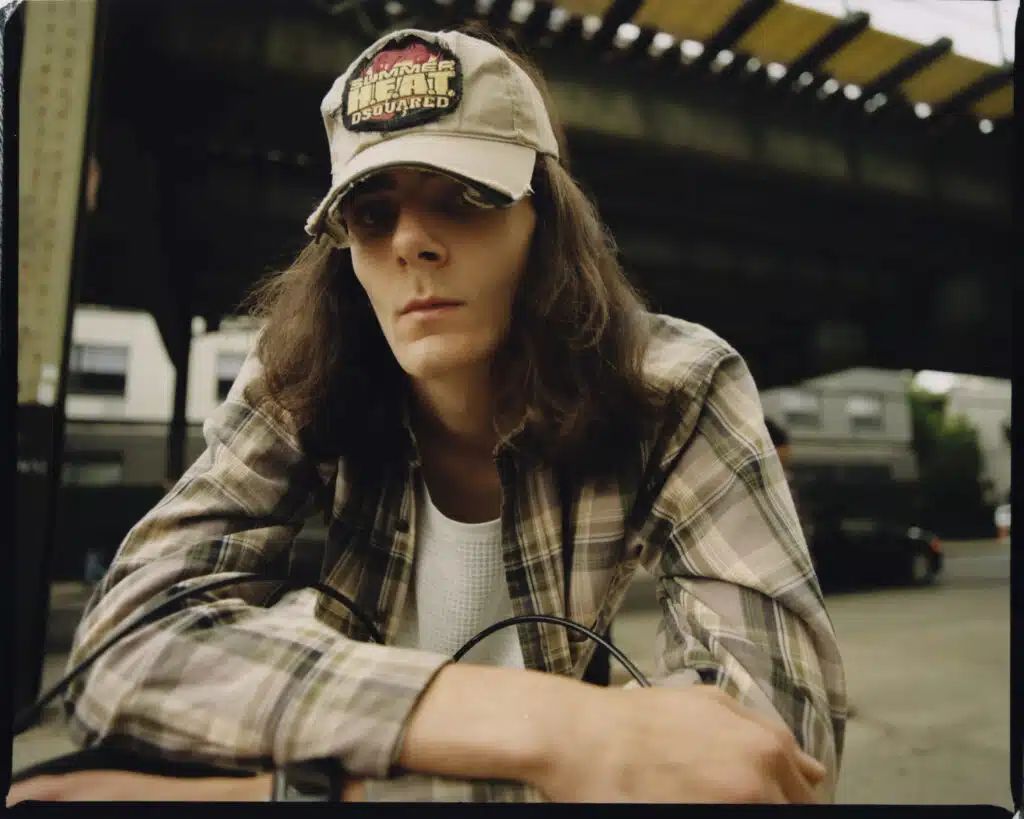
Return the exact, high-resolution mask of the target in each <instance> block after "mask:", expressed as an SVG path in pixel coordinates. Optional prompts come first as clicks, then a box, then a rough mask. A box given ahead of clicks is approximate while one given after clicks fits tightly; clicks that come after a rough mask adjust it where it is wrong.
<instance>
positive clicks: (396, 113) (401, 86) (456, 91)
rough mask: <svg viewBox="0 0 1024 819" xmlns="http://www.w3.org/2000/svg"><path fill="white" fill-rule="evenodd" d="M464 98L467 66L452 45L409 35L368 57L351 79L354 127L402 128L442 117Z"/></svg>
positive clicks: (348, 117)
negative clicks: (461, 63)
mask: <svg viewBox="0 0 1024 819" xmlns="http://www.w3.org/2000/svg"><path fill="white" fill-rule="evenodd" d="M461 99H462V68H461V66H460V64H459V60H458V58H457V57H456V56H455V55H454V54H453V53H452V52H451V51H449V50H448V49H447V48H445V47H444V46H441V45H439V44H437V43H429V42H427V41H426V40H424V39H422V38H421V37H417V36H415V35H412V34H410V35H406V36H404V37H400V38H399V39H397V40H392V41H391V42H389V43H386V44H385V45H384V46H383V47H382V48H381V49H380V50H378V51H377V52H375V53H373V54H370V55H368V56H366V57H364V58H363V60H362V61H361V62H360V63H359V64H358V65H357V66H356V67H355V69H354V70H353V71H352V73H351V75H350V76H349V78H348V81H347V82H346V83H345V94H344V102H343V103H342V124H343V125H344V126H345V128H347V129H348V130H349V131H397V130H399V129H401V128H411V127H413V126H414V125H422V124H423V123H425V122H431V121H433V120H436V119H439V118H440V117H442V116H444V115H445V114H449V113H451V112H452V111H454V110H455V108H456V107H457V106H458V104H459V101H460V100H461Z"/></svg>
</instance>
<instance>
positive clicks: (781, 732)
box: [723, 695, 828, 784]
mask: <svg viewBox="0 0 1024 819" xmlns="http://www.w3.org/2000/svg"><path fill="white" fill-rule="evenodd" d="M723 703H724V704H725V705H726V706H727V707H728V708H730V709H731V710H732V711H734V712H735V713H736V714H739V715H740V716H744V717H746V718H747V719H749V720H752V721H753V722H756V723H757V724H758V725H760V726H762V727H763V728H765V729H767V730H768V731H769V732H770V733H771V734H772V735H773V736H775V737H778V739H779V741H780V742H783V743H784V744H785V745H786V746H788V747H789V748H791V749H792V751H793V756H794V757H795V758H796V761H797V764H798V765H799V768H800V771H801V772H802V773H803V774H804V776H805V777H807V778H808V779H809V780H811V782H813V783H814V784H818V783H820V782H822V781H823V780H824V779H825V777H826V775H827V774H828V768H826V767H825V766H824V765H823V764H822V763H821V762H819V761H818V760H817V759H815V758H814V757H813V756H811V755H810V754H808V753H807V752H806V751H804V750H803V749H802V748H800V746H799V744H798V743H797V741H796V737H794V736H793V732H792V731H791V730H790V729H789V726H787V725H786V724H785V723H784V722H783V721H782V719H781V717H778V716H774V715H773V716H769V715H767V714H763V713H761V712H760V711H756V710H754V709H753V708H750V707H748V706H746V705H743V704H742V703H741V702H739V701H738V700H736V699H735V698H733V697H730V696H728V695H726V696H725V697H724V698H723Z"/></svg>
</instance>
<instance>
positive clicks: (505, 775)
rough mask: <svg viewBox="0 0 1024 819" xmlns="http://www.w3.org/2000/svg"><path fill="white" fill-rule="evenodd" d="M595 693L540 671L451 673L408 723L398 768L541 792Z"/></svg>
mask: <svg viewBox="0 0 1024 819" xmlns="http://www.w3.org/2000/svg"><path fill="white" fill-rule="evenodd" d="M590 688H591V687H590V686H585V685H583V684H582V683H580V682H578V681H576V680H572V679H568V678H566V677H558V676H555V675H551V674H544V673H542V672H537V671H525V670H519V669H507V668H489V667H484V666H471V665H465V666H463V665H449V666H446V667H445V668H444V669H442V670H441V671H440V672H439V673H438V674H437V676H436V677H435V678H434V680H433V681H432V682H431V684H430V685H429V686H428V687H427V689H426V691H424V693H423V696H422V697H421V698H420V701H419V702H418V703H417V705H416V707H415V708H414V709H413V711H412V713H411V714H410V716H409V719H408V721H407V723H406V729H405V732H404V736H403V744H402V748H401V750H400V752H399V755H398V760H397V761H398V764H399V765H400V766H401V767H402V768H404V769H405V770H408V771H415V772H417V773H424V774H433V775H439V776H450V777H461V778H469V779H501V780H510V781H517V782H525V783H528V784H531V785H534V786H537V785H538V783H539V782H540V781H542V780H543V779H544V777H545V774H546V772H547V771H548V770H549V769H551V768H552V767H554V766H555V765H557V764H558V763H559V761H560V760H561V759H562V758H563V756H564V754H565V753H566V752H567V751H568V750H571V748H572V737H573V735H574V734H575V733H576V732H577V731H578V730H579V726H580V725H581V724H582V723H583V722H584V721H585V719H584V712H583V709H584V707H585V706H584V701H586V702H589V701H590V697H589V696H587V695H588V692H589V690H590ZM595 690H596V689H595Z"/></svg>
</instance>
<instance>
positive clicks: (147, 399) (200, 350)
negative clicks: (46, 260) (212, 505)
mask: <svg viewBox="0 0 1024 819" xmlns="http://www.w3.org/2000/svg"><path fill="white" fill-rule="evenodd" d="M202 325H203V323H202V321H201V320H197V321H196V322H195V323H194V326H193V334H194V335H193V340H192V353H191V356H190V358H189V378H188V382H189V386H188V401H187V404H186V418H187V421H188V424H189V431H188V441H187V448H186V463H191V461H193V460H195V458H197V457H198V455H199V453H200V452H201V451H202V448H203V441H202V430H201V425H202V422H203V421H204V420H205V419H206V418H207V417H208V416H209V414H210V413H211V412H212V411H213V409H214V408H215V407H216V406H217V405H218V404H219V403H220V401H221V400H223V398H224V396H225V395H226V394H227V390H228V388H229V387H230V386H231V383H232V382H233V381H234V378H235V376H236V375H237V374H238V370H239V368H240V367H241V364H242V361H243V359H244V358H245V355H246V353H247V351H248V350H249V348H250V347H251V345H252V343H253V341H254V339H255V328H253V327H252V326H251V325H247V324H245V323H244V322H235V323H234V325H232V324H231V323H230V322H227V321H226V322H225V323H224V324H223V328H222V329H221V330H220V331H218V332H212V333H206V332H204V328H203V326H202ZM71 338H72V342H71V354H70V360H69V362H68V395H67V404H66V416H67V419H68V426H67V435H66V440H65V466H64V479H65V482H68V483H76V484H91V485H102V484H120V483H123V484H158V483H160V481H161V480H162V479H163V477H164V470H165V464H166V443H167V426H168V424H169V423H170V420H171V415H172V412H173V406H174V378H175V373H174V367H173V366H172V365H171V361H170V358H169V357H168V355H167V352H166V350H165V349H164V346H163V341H162V340H161V338H160V333H159V331H158V330H157V326H156V322H155V321H154V320H153V317H152V316H151V315H149V314H148V313H144V312H137V311H123V310H111V309H108V308H97V307H88V306H83V307H79V308H78V309H77V310H76V311H75V315H74V319H73V323H72V330H71Z"/></svg>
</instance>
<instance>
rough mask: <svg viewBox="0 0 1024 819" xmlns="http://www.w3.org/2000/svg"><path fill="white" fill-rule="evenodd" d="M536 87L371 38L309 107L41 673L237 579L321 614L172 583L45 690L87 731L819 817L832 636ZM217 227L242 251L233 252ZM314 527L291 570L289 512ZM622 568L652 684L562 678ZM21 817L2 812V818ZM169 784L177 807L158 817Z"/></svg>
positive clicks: (156, 747) (736, 394)
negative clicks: (274, 242) (204, 414)
mask: <svg viewBox="0 0 1024 819" xmlns="http://www.w3.org/2000/svg"><path fill="white" fill-rule="evenodd" d="M542 89H543V84H542V81H541V79H540V77H539V76H538V75H537V74H536V72H535V71H534V70H533V69H532V67H531V66H530V65H529V64H527V63H525V62H524V61H523V60H521V59H520V58H518V57H516V56H515V55H513V54H512V53H511V52H510V51H509V50H507V49H505V48H503V47H500V46H498V45H496V44H494V43H492V42H490V41H488V40H486V39H484V38H482V37H479V36H468V35H467V34H465V33H459V32H442V33H435V32H426V31H412V30H407V31H401V32H397V33H394V34H391V35H388V36H387V37H384V38H382V39H381V40H380V41H378V42H377V43H375V44H374V45H373V46H371V47H370V48H369V49H367V51H366V52H364V53H363V55H361V56H360V58H359V59H357V60H356V61H355V62H354V63H353V65H352V66H350V67H349V69H348V70H347V71H346V72H345V74H344V75H342V77H340V78H339V79H338V81H337V82H336V83H335V84H334V86H333V87H332V88H331V90H330V92H329V93H328V94H327V96H326V97H325V99H324V102H323V105H322V113H323V116H324V121H325V124H326V128H327V134H328V140H329V144H330V148H331V158H332V163H333V169H332V186H331V189H330V191H329V192H328V194H327V196H326V198H325V199H324V200H323V202H322V203H321V204H320V206H319V207H318V208H317V209H316V210H315V211H314V213H313V215H312V216H311V217H310V219H309V221H308V223H307V230H308V231H309V233H310V234H311V235H312V236H313V237H314V240H313V241H312V242H311V243H310V245H309V246H308V247H307V248H306V250H305V251H303V253H302V254H301V255H300V257H299V259H298V260H297V261H296V263H295V264H294V265H293V266H292V267H291V268H289V269H288V270H287V271H285V272H284V273H283V274H281V275H280V276H278V277H276V278H274V279H273V280H271V281H270V282H269V283H267V284H266V285H264V286H263V287H262V288H261V289H260V290H259V291H258V293H257V294H256V297H255V298H254V305H255V312H256V314H257V315H259V316H262V317H263V318H264V319H265V329H264V330H263V332H262V334H261V336H260V338H259V341H258V343H257V346H256V350H255V353H254V355H253V356H252V357H251V358H250V360H249V361H248V362H247V363H246V365H245V367H244V368H243V371H242V373H241V374H240V375H239V378H238V381H237V382H236V384H235V385H234V387H233V388H232V390H231V393H230V395H229V396H228V398H227V400H226V402H225V403H224V404H223V405H222V406H221V407H220V408H219V409H218V410H217V411H216V412H215V413H214V415H213V416H212V417H211V418H210V419H209V421H208V422H207V423H206V425H205V428H204V430H205V436H206V440H207V450H206V452H205V453H204V454H203V456H202V457H201V458H200V459H199V461H197V462H196V464H194V465H193V466H192V467H191V468H190V469H189V471H188V472H187V474H186V475H184V476H183V477H182V479H181V481H180V482H179V483H178V484H177V486H176V487H175V488H174V489H173V490H172V491H171V492H170V493H169V494H168V496H167V497H166V498H165V499H164V500H163V501H162V502H161V503H160V504H159V505H158V506H157V507H156V508H155V509H153V510H152V511H151V512H150V513H149V514H148V515H147V516H146V517H145V518H144V519H143V520H142V521H141V522H140V523H139V524H138V525H137V526H136V527H135V528H134V529H133V531H132V532H131V533H130V534H129V535H128V537H127V538H126V540H125V542H124V543H123V544H122V545H121V548H120V550H119V552H118V554H117V556H116V558H115V560H114V562H113V565H112V566H111V569H110V571H109V573H108V575H107V577H106V578H105V580H104V583H103V584H102V586H101V587H100V589H99V591H98V593H97V595H96V596H95V598H94V600H93V601H92V604H91V605H90V607H89V610H88V611H87V612H86V615H85V616H84V618H83V620H82V623H81V626H80V628H79V632H78V634H77V637H76V641H75V646H74V651H73V657H72V662H73V663H78V662H80V661H82V660H83V659H84V658H86V657H87V656H89V655H90V653H91V652H93V651H94V649H95V648H96V647H97V646H99V645H100V644H101V643H103V642H104V641H105V640H106V639H108V638H109V636H110V635H111V634H112V632H113V630H114V629H117V628H119V627H120V626H121V625H122V624H123V623H124V622H125V621H126V620H127V619H128V618H130V617H133V616H135V614H136V613H137V612H139V611H140V610H142V609H143V608H144V607H145V606H147V605H149V604H150V601H153V600H155V599H160V596H161V595H166V594H167V593H168V592H169V591H172V590H180V589H183V588H188V587H190V586H196V585H199V584H200V583H202V582H206V581H208V580H211V579H216V578H218V577H226V578H230V577H231V575H232V573H235V572H248V571H263V572H268V573H274V572H276V573H277V574H278V575H281V576H283V575H286V574H293V575H296V574H303V573H304V576H307V577H308V576H312V577H315V578H318V579H320V580H323V581H324V582H326V583H327V584H329V585H330V586H332V587H333V588H334V589H336V590H338V591H340V592H342V593H344V594H346V595H347V596H348V597H349V598H351V599H352V600H354V601H355V603H356V604H357V605H358V606H359V607H360V608H361V609H362V610H365V611H366V612H368V614H369V616H370V617H372V618H373V619H374V621H375V627H376V628H378V629H379V630H380V631H381V632H382V636H383V640H384V642H385V645H376V644H373V643H370V642H367V640H368V639H369V637H370V635H371V633H372V632H371V631H370V630H369V629H368V628H367V627H366V625H364V624H363V623H361V622H360V621H359V619H358V618H357V617H356V616H354V615H353V613H352V612H351V611H349V610H348V609H346V608H345V607H343V606H340V605H338V604H337V603H336V602H335V601H333V600H332V599H331V598H329V597H327V596H318V595H317V593H315V592H314V591H312V590H305V591H301V592H293V593H289V594H285V595H283V596H280V597H271V595H272V594H273V592H274V590H273V589H269V588H267V587H266V585H265V584H263V585H261V584H253V583H248V584H243V585H239V586H234V587H229V588H226V589H222V590H220V591H218V592H216V593H205V594H202V595H197V596H196V597H195V598H194V599H193V600H192V601H191V602H190V603H189V604H188V605H187V606H184V607H179V608H178V609H177V610H175V611H173V612H172V613H167V614H165V615H164V616H162V617H160V618H156V619H155V620H154V621H153V622H151V623H149V624H147V625H146V626H145V627H144V628H141V629H139V630H137V631H135V632H133V633H132V634H131V635H129V636H126V637H124V638H123V639H122V640H121V641H120V642H119V643H118V644H117V645H116V646H114V647H113V648H112V649H110V650H109V651H107V652H106V653H105V654H103V655H102V657H100V658H99V659H98V661H97V662H96V663H95V664H94V665H93V666H92V667H91V669H90V671H89V672H88V674H87V675H86V676H85V678H84V680H82V681H80V682H78V683H76V684H75V685H73V686H72V688H71V690H70V692H69V697H68V711H69V715H70V724H71V728H72V730H73V733H74V735H75V736H76V737H77V738H78V739H79V740H80V741H81V742H83V744H90V743H91V744H94V745H96V746H98V747H101V748H102V747H109V748H114V749H120V750H129V751H138V752H139V753H145V754H149V755H154V754H155V755H157V756H160V757H161V758H164V759H170V760H182V761H189V762H204V763H207V764H209V765H212V766H219V767H221V768H223V769H225V770H233V771H234V772H236V773H237V772H238V771H248V772H252V773H255V772H257V771H261V770H262V771H268V770H272V769H278V770H281V769H288V770H290V771H301V770H302V769H304V767H306V768H308V767H310V766H312V765H314V764H327V765H328V766H330V767H331V768H332V770H334V771H336V772H344V774H345V777H346V784H345V788H344V798H345V799H348V800H358V799H366V800H390V799H399V800H416V799H433V800H455V801H458V800H491V801H535V800H554V801H639V802H659V801H665V802H704V801H712V802H737V801H738V802H744V801H767V802H810V801H817V800H828V799H830V798H831V796H832V793H833V790H834V787H835V781H836V776H837V772H838V766H839V759H840V753H841V750H842V738H843V727H844V721H845V691H844V682H843V675H842V667H841V662H840V657H839V653H838V649H837V646H836V643H835V636H834V633H833V630H832V627H831V624H830V622H829V619H828V616H827V614H826V612H825V609H824V606H823V603H822V598H821V594H820V591H819V589H818V586H817V582H816V579H815V577H814V573H813V570H812V568H811V564H810V561H809V559H808V556H807V549H806V545H805V544H804V542H803V539H802V535H801V533H800V528H799V524H798V522H797V520H796V515H795V513H794V511H793V506H792V502H791V500H790V496H789V493H788V490H787V487H786V481H785V476H784V474H783V471H782V468H781V466H780V464H779V460H778V457H777V456H776V454H775V452H774V450H773V448H772V446H771V442H770V439H769V436H768V433H767V431H766V428H765V425H764V421H763V417H762V414H761V410H760V405H759V402H758V398H757V391H756V388H755V386H754V383H753V380H752V379H751V377H750V375H749V372H748V371H747V369H746V366H745V365H744V363H743V360H742V358H741V357H740V356H739V355H738V354H737V353H736V352H735V350H733V349H732V348H731V347H730V346H729V345H728V344H726V343H725V342H724V341H722V340H721V339H720V338H718V337H717V336H715V335H714V334H713V333H711V332H710V331H709V330H706V329H705V328H702V327H699V326H697V325H694V324H691V323H688V322H685V321H681V320H678V319H672V318H668V317H664V316H655V315H651V314H650V313H647V312H645V311H644V309H643V307H642V305H641V302H640V300H639V299H638V297H637V295H636V294H635V292H634V291H633V290H632V288H631V287H630V286H629V284H628V282H627V280H626V278H625V276H624V275H623V272H622V270H621V268H620V267H619V265H618V263H617V261H616V255H615V251H614V247H613V245H612V243H611V242H610V240H609V239H608V237H607V235H606V233H605V231H604V228H603V227H602V225H601V223H600V221H599V220H598V217H597V214H596V211H595V209H594V208H593V206H592V205H591V204H590V203H589V202H588V201H587V200H586V198H585V197H584V196H583V194H582V193H581V192H580V190H579V188H578V187H577V186H576V184H575V182H574V181H573V180H572V178H571V177H570V176H569V175H568V173H567V172H566V170H565V166H564V161H565V160H564V157H565V153H564V146H563V144H562V140H561V138H560V132H559V131H558V130H557V128H556V126H555V125H554V123H553V120H552V117H551V114H550V108H549V106H548V105H547V103H546V98H545V95H544V93H543V90H542ZM240 240H244V237H240ZM318 513H319V514H324V515H325V516H326V517H327V519H328V522H329V535H328V538H327V542H326V544H325V545H324V548H323V549H322V550H321V551H320V552H315V551H310V550H308V549H307V548H301V549H300V548H298V547H297V546H296V544H295V535H296V533H297V532H298V530H299V529H300V528H301V526H302V523H303V522H304V521H305V520H306V519H307V518H308V517H309V516H310V515H311V514H318ZM640 565H643V566H645V567H646V568H647V569H648V570H649V571H651V572H652V573H653V574H654V575H655V576H656V577H657V580H658V595H659V599H660V600H661V605H662V610H663V620H662V623H661V626H660V628H659V631H658V674H657V677H656V679H655V680H654V681H653V687H652V688H638V687H635V686H627V687H626V688H625V689H616V688H602V687H598V686H593V685H588V684H586V683H584V682H581V681H580V680H579V677H580V676H582V674H583V672H584V669H585V668H586V667H587V665H588V662H589V660H590V658H591V656H592V652H593V648H594V646H593V644H592V643H591V642H589V641H588V640H585V639H581V638H580V637H579V636H578V635H576V634H574V633H570V632H568V631H567V630H566V629H564V628H562V627H560V626H558V625H553V624H547V623H538V622H522V623H520V624H519V625H517V626H516V627H515V628H514V629H505V630H504V631H500V632H498V633H496V634H494V635H492V636H491V637H489V638H488V639H487V640H485V641H483V642H482V643H480V644H479V645H477V646H476V648H474V649H473V651H471V652H470V653H469V654H468V655H467V656H466V658H465V660H464V661H463V662H460V663H458V664H453V663H452V662H451V661H450V660H451V657H452V655H453V654H454V653H455V652H456V651H457V650H458V649H459V647H460V646H462V645H463V644H464V643H465V642H466V641H467V640H468V639H469V638H471V637H472V636H473V635H475V634H476V633H478V632H479V631H481V630H482V629H484V628H486V627H487V626H489V625H491V624H492V623H494V622H496V621H498V620H501V619H503V618H505V617H508V616H511V615H531V614H549V615H557V616H565V617H568V618H569V619H571V620H573V621H575V622H577V623H583V624H585V625H588V626H590V627H592V628H593V629H594V630H595V631H597V632H598V633H601V632H602V631H604V630H605V629H606V628H607V626H608V624H609V623H610V622H611V620H612V618H613V617H614V615H615V613H616V611H617V610H618V608H619V607H620V605H621V602H622V599H623V595H624V592H625V588H626V586H627V585H628V582H629V579H630V578H631V576H632V574H633V572H634V571H635V570H636V568H637V567H638V566H640ZM269 790H270V775H269V774H266V773H264V774H260V775H254V776H249V777H247V778H243V779H237V778H218V777H210V778H207V779H204V780H202V781H200V782H196V781H195V780H183V779H175V778H173V777H149V776H144V775H141V774H137V773H124V772H120V773H119V772H116V771H102V772H85V773H79V774H72V775H70V776H66V777H56V778H53V779H45V778H37V779H35V780H29V781H26V782H24V783H21V785H19V790H18V792H17V793H16V794H15V795H14V797H15V798H20V799H23V798H29V796H33V795H34V797H36V798H56V799H60V798H76V795H77V796H78V797H80V798H81V797H83V796H89V797H93V798H120V799H139V798H147V797H148V798H162V799H189V798H198V799H216V798H226V799H265V798H267V795H268V794H269ZM26 794H28V795H29V796H26ZM190 794H191V795H190Z"/></svg>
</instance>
